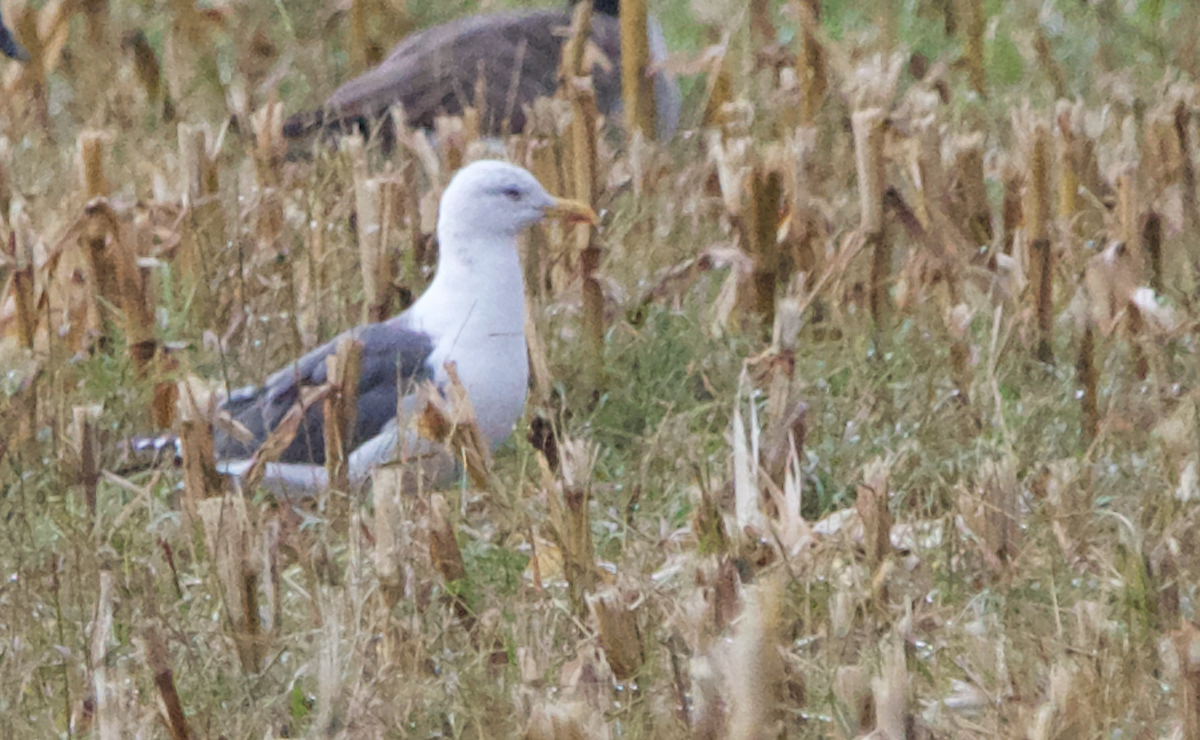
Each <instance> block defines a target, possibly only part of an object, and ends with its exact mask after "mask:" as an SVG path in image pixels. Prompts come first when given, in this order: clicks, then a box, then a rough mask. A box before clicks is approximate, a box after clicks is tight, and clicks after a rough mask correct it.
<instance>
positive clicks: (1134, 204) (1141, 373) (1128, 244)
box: [1117, 162, 1162, 380]
mask: <svg viewBox="0 0 1200 740" xmlns="http://www.w3.org/2000/svg"><path fill="white" fill-rule="evenodd" d="M1140 217H1141V193H1140V192H1139V188H1138V166H1137V164H1135V163H1132V162H1131V163H1128V164H1126V165H1125V166H1124V167H1122V168H1121V172H1120V174H1118V175H1117V223H1118V226H1117V228H1118V230H1119V232H1120V235H1121V241H1123V242H1124V243H1125V251H1126V254H1127V255H1128V257H1127V259H1128V264H1129V269H1130V273H1131V276H1132V278H1133V281H1134V284H1135V285H1142V284H1144V282H1145V276H1146V252H1145V250H1144V249H1143V246H1144V245H1143V244H1142V229H1141V225H1140V224H1139V220H1140ZM1159 262H1160V265H1161V254H1160V260H1159ZM1151 280H1152V281H1156V282H1158V283H1159V284H1160V285H1161V284H1162V276H1161V274H1160V275H1157V276H1154V275H1152V276H1151ZM1128 311H1129V334H1130V336H1131V337H1132V339H1133V342H1132V351H1133V365H1134V373H1135V374H1136V375H1137V377H1138V379H1139V380H1145V379H1146V375H1147V374H1148V373H1149V371H1150V368H1149V364H1148V362H1147V360H1146V355H1145V352H1144V351H1143V349H1142V346H1141V344H1140V343H1139V341H1138V339H1139V337H1138V335H1139V334H1141V331H1142V324H1143V323H1144V322H1143V320H1142V312H1141V311H1139V310H1138V308H1137V306H1136V305H1134V304H1133V303H1132V302H1130V303H1129V306H1128Z"/></svg>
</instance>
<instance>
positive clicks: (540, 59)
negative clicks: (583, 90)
mask: <svg viewBox="0 0 1200 740" xmlns="http://www.w3.org/2000/svg"><path fill="white" fill-rule="evenodd" d="M570 22H571V18H570V15H569V14H568V13H566V12H563V11H558V10H542V11H532V12H523V13H521V12H515V13H493V14H484V15H476V16H471V17H469V18H462V19H460V20H457V21H452V22H450V23H445V24H442V25H440V26H434V27H432V28H428V29H425V30H424V31H421V32H419V33H415V34H413V35H411V36H409V37H408V38H406V39H405V40H404V41H401V42H400V43H399V44H398V45H397V46H396V47H395V48H394V49H393V50H392V52H391V53H390V54H389V55H388V57H387V59H385V60H384V61H383V62H382V63H381V64H380V65H379V66H377V67H375V68H374V69H371V70H368V71H367V72H365V73H363V74H362V75H360V76H358V77H356V78H354V79H352V80H350V81H349V82H347V83H346V84H344V85H342V86H341V87H339V88H338V89H337V90H335V91H334V93H333V94H332V95H330V96H329V99H328V100H326V102H325V105H324V107H323V109H322V110H321V111H316V112H310V113H301V114H298V115H296V116H293V117H292V118H291V119H289V120H288V122H287V124H285V126H284V133H285V134H286V135H288V136H290V137H298V136H302V135H304V134H305V133H307V132H308V131H311V130H313V129H315V128H317V127H320V126H324V127H325V128H328V129H332V130H339V129H343V128H349V127H353V126H362V125H363V124H364V123H365V122H368V121H371V120H379V119H384V117H385V116H386V114H387V111H388V109H389V108H390V107H391V106H393V105H395V104H397V103H399V104H401V105H403V106H404V111H405V113H406V114H407V116H408V122H409V125H411V126H416V127H422V128H432V127H433V121H434V118H435V117H436V116H440V115H451V116H456V115H461V114H462V111H463V107H464V105H466V106H473V105H475V83H476V81H477V80H478V78H479V74H480V70H481V69H482V72H483V78H484V86H485V89H486V96H487V97H486V104H485V106H484V119H483V121H482V122H481V124H482V127H483V130H484V131H485V132H486V133H490V134H498V133H503V132H505V131H508V130H511V131H513V132H515V133H519V132H521V131H522V130H523V129H524V126H525V114H524V111H523V107H524V106H526V105H529V104H531V103H532V102H533V100H534V99H535V98H537V97H543V96H548V95H553V94H554V91H555V89H556V88H557V86H558V66H559V60H560V58H561V57H562V47H563V43H564V42H565V40H566V29H567V27H568V26H569V25H570ZM592 34H593V38H594V40H595V42H596V44H597V46H599V47H600V48H601V49H602V50H603V51H604V52H605V54H606V55H608V56H609V57H610V58H611V62H612V64H611V66H609V67H608V68H607V69H604V68H602V66H600V65H597V66H596V68H595V69H594V70H593V73H594V78H593V83H594V85H595V89H596V97H597V101H596V102H597V105H598V107H599V109H600V110H601V112H607V111H608V110H609V109H610V108H611V107H612V106H613V105H614V104H615V103H616V102H617V101H619V100H620V68H621V61H620V58H619V57H620V23H619V21H617V19H616V18H611V17H609V16H604V15H596V16H594V17H593V19H592ZM384 123H385V124H386V120H385V121H384Z"/></svg>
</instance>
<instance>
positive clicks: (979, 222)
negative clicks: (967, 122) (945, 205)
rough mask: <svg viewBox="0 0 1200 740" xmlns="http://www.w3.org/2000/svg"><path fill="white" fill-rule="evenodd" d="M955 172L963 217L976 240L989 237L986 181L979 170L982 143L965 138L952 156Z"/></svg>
mask: <svg viewBox="0 0 1200 740" xmlns="http://www.w3.org/2000/svg"><path fill="white" fill-rule="evenodd" d="M954 167H955V170H956V171H957V173H958V188H959V191H958V194H957V195H958V200H959V203H960V205H961V207H962V210H963V214H962V216H963V219H964V220H965V221H966V222H967V227H968V229H969V233H970V235H971V238H972V239H974V240H975V243H976V244H990V243H991V241H992V213H991V209H990V208H989V207H988V198H987V184H986V182H985V181H984V173H983V143H982V141H979V140H974V141H971V142H969V143H968V144H967V145H966V146H965V147H963V148H962V149H961V150H960V151H959V152H958V154H957V155H956V156H955V158H954Z"/></svg>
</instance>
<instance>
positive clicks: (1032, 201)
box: [1022, 123, 1054, 363]
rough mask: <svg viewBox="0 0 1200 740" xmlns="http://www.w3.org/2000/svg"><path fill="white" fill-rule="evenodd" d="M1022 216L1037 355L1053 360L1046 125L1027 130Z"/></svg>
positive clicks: (1045, 360) (1049, 192) (1048, 157)
mask: <svg viewBox="0 0 1200 740" xmlns="http://www.w3.org/2000/svg"><path fill="white" fill-rule="evenodd" d="M1029 134H1030V140H1029V150H1028V159H1027V165H1028V174H1027V176H1026V191H1025V205H1024V207H1023V209H1022V210H1023V213H1024V215H1025V219H1026V221H1025V228H1026V234H1027V236H1028V237H1029V285H1030V287H1031V288H1032V289H1033V297H1034V306H1035V311H1036V315H1037V326H1038V333H1039V337H1038V342H1037V351H1036V352H1037V358H1038V359H1039V360H1041V361H1042V362H1050V363H1052V362H1054V350H1053V347H1052V345H1051V338H1052V337H1051V332H1052V331H1053V329H1054V252H1053V248H1052V245H1051V243H1050V213H1051V201H1050V198H1051V191H1050V152H1049V148H1050V143H1049V138H1050V136H1049V133H1048V132H1047V131H1046V127H1045V126H1044V125H1041V124H1040V123H1035V124H1033V126H1032V130H1031V131H1030V132H1029Z"/></svg>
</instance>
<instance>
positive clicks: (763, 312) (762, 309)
mask: <svg viewBox="0 0 1200 740" xmlns="http://www.w3.org/2000/svg"><path fill="white" fill-rule="evenodd" d="M782 182H783V181H782V178H781V177H780V174H779V172H777V171H770V172H767V171H764V168H762V167H756V168H755V169H754V171H753V172H752V173H751V175H750V198H749V202H747V203H746V208H745V210H744V211H743V216H742V224H743V234H744V235H745V236H744V238H745V239H746V241H747V245H746V251H747V252H749V253H750V254H751V255H753V257H754V272H753V273H752V275H751V285H752V286H753V290H752V291H751V292H750V293H749V295H750V296H751V297H752V299H753V302H754V310H755V311H756V312H757V313H758V315H759V316H761V317H762V320H763V324H764V325H765V326H772V325H773V324H774V323H775V296H776V293H777V292H778V289H779V285H780V284H781V283H786V282H787V279H788V276H787V275H786V274H785V273H784V265H783V250H781V249H780V245H779V238H778V231H779V206H780V201H781V200H782V198H783V186H782Z"/></svg>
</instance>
